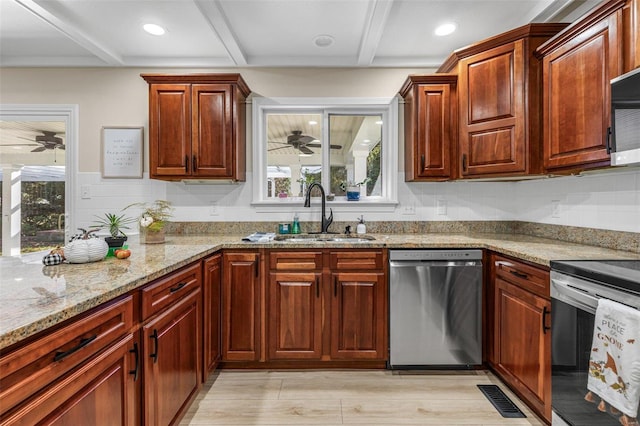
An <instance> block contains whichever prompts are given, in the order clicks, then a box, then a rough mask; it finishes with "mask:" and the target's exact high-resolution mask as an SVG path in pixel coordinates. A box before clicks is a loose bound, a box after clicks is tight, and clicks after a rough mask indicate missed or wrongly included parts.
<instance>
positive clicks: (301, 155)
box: [298, 152, 311, 157]
mask: <svg viewBox="0 0 640 426" xmlns="http://www.w3.org/2000/svg"><path fill="white" fill-rule="evenodd" d="M298 157H311V154H305V153H304V152H301V153H300V154H298Z"/></svg>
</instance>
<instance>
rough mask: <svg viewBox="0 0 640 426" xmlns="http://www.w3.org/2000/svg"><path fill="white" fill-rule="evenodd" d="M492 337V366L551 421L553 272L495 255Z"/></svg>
mask: <svg viewBox="0 0 640 426" xmlns="http://www.w3.org/2000/svg"><path fill="white" fill-rule="evenodd" d="M491 259H492V265H491V268H492V274H491V275H492V283H491V286H492V290H493V306H492V309H490V311H491V312H492V313H493V318H492V321H491V324H492V325H493V336H492V341H491V344H492V345H493V348H492V350H491V351H489V354H490V355H489V362H490V363H491V365H492V367H493V368H494V370H495V371H496V373H498V375H499V376H500V377H501V378H502V379H503V380H504V381H505V383H507V384H508V385H509V386H510V387H511V388H512V389H513V390H514V391H515V392H516V393H517V394H518V395H519V396H520V397H521V398H522V399H523V400H525V401H526V402H527V403H528V404H529V405H530V406H531V407H532V408H533V409H534V410H535V411H536V412H537V413H538V414H539V415H541V416H543V417H544V418H545V419H547V420H548V421H551V332H550V327H551V323H550V321H551V301H550V293H549V285H550V283H549V272H548V271H547V270H543V269H541V268H537V267H534V266H532V265H529V264H526V263H524V262H520V261H516V260H513V259H510V258H507V257H504V256H499V255H495V254H494V255H492V257H491Z"/></svg>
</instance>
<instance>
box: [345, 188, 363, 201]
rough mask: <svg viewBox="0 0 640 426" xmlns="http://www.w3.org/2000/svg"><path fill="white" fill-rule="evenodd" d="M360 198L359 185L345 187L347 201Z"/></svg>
mask: <svg viewBox="0 0 640 426" xmlns="http://www.w3.org/2000/svg"><path fill="white" fill-rule="evenodd" d="M359 199H360V187H359V186H348V187H347V201H358V200H359Z"/></svg>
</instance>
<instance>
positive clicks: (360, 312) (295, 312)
mask: <svg viewBox="0 0 640 426" xmlns="http://www.w3.org/2000/svg"><path fill="white" fill-rule="evenodd" d="M385 259H386V257H385V255H384V252H383V251H382V250H340V251H338V250H330V249H327V250H318V251H309V252H305V251H296V252H292V251H279V250H273V251H270V252H269V265H270V269H271V271H270V273H269V280H268V282H267V283H266V285H267V291H266V296H267V303H266V305H267V315H266V317H267V330H266V331H267V335H266V338H265V340H266V344H267V348H268V351H267V357H268V360H316V361H353V360H369V361H384V360H386V358H387V356H386V355H387V341H388V339H387V320H388V314H387V280H386V273H385V269H384V265H385V264H386V261H385ZM299 265H305V271H304V272H303V271H300V270H299V269H300V268H299Z"/></svg>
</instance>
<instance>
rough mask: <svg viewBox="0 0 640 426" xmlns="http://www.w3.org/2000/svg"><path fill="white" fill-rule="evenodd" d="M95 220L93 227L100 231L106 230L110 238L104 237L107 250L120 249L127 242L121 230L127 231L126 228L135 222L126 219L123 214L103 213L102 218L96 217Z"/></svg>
mask: <svg viewBox="0 0 640 426" xmlns="http://www.w3.org/2000/svg"><path fill="white" fill-rule="evenodd" d="M96 218H97V220H96V221H95V222H94V225H95V226H97V227H99V228H100V229H106V230H108V231H109V234H111V236H109V237H105V239H104V240H105V241H106V242H107V244H108V245H109V248H120V247H122V246H123V245H124V242H125V241H127V235H126V234H125V233H124V231H122V230H123V229H129V226H127V225H128V224H130V223H134V222H135V221H136V220H135V219H134V218H132V217H127V215H125V214H120V215H118V214H115V213H105V214H104V217H103V216H96Z"/></svg>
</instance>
